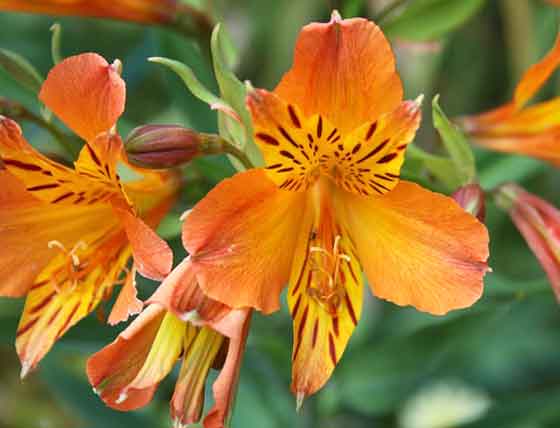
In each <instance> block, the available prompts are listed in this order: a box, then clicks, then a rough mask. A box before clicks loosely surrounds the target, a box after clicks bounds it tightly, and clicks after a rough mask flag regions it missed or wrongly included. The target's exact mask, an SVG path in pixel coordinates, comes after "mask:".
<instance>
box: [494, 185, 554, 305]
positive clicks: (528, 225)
mask: <svg viewBox="0 0 560 428" xmlns="http://www.w3.org/2000/svg"><path fill="white" fill-rule="evenodd" d="M496 203H497V204H498V206H500V207H501V208H503V209H505V210H506V211H508V213H509V214H510V216H511V219H512V220H513V223H514V224H515V226H516V227H517V229H519V232H521V235H523V237H524V238H525V241H527V244H528V245H529V247H530V248H531V250H532V251H533V253H534V254H535V256H536V257H537V259H538V260H539V262H540V264H541V266H542V267H543V269H544V271H545V272H546V274H547V276H548V279H549V280H550V283H551V285H552V289H553V291H554V293H555V294H556V299H557V300H558V301H559V302H560V210H558V209H557V208H556V207H554V206H553V205H551V204H549V203H548V202H546V201H545V200H543V199H541V198H539V197H537V196H535V195H533V194H531V193H528V192H526V191H525V190H523V189H522V188H521V187H519V186H517V185H516V184H513V183H507V184H504V185H502V186H500V187H499V188H498V190H497V192H496Z"/></svg>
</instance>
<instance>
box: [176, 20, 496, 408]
mask: <svg viewBox="0 0 560 428" xmlns="http://www.w3.org/2000/svg"><path fill="white" fill-rule="evenodd" d="M247 102H248V106H249V109H250V111H251V114H252V118H253V126H254V138H255V141H256V142H257V144H258V145H259V147H260V148H261V150H262V153H263V155H264V158H265V161H266V167H265V168H262V169H254V170H250V171H247V172H243V173H240V174H237V175H236V176H234V177H233V178H231V179H228V180H225V181H223V182H222V183H220V184H219V185H218V186H217V187H216V188H214V190H212V191H211V192H210V193H209V194H208V195H207V196H206V197H205V198H204V199H203V200H202V201H201V202H200V203H199V204H197V205H196V206H195V207H194V209H193V210H192V211H191V212H190V214H189V215H188V216H187V218H186V220H185V223H184V227H183V242H184V245H185V247H186V248H187V250H188V251H189V253H190V254H191V262H192V267H193V269H194V271H195V273H196V276H197V279H198V282H199V284H200V287H201V289H202V290H203V291H204V292H205V293H206V294H207V295H208V296H209V297H210V298H212V299H215V300H217V301H220V302H222V303H224V304H226V305H228V306H230V307H232V308H245V307H252V308H256V309H258V310H261V311H262V312H264V313H270V312H273V311H275V310H277V309H278V308H279V297H280V293H281V292H282V290H283V289H284V287H285V286H286V284H288V293H287V296H288V304H289V308H290V312H291V315H292V318H293V320H294V347H293V353H292V358H293V371H292V390H293V391H294V393H295V394H296V395H297V398H298V403H299V404H301V401H302V400H303V398H304V397H305V396H306V395H309V394H312V393H314V392H316V391H317V390H318V389H320V388H321V387H322V386H323V385H324V384H325V382H326V381H327V380H328V379H329V377H330V376H331V373H332V371H333V370H334V367H335V366H336V364H337V363H338V361H339V360H340V358H341V357H342V354H343V353H344V350H345V348H346V345H347V343H348V340H349V339H350V336H351V335H352V332H353V330H354V328H355V327H356V325H357V323H358V320H359V318H360V314H361V311H362V300H363V281H362V270H363V271H364V272H365V274H366V276H367V278H368V280H369V283H370V286H371V289H372V292H373V293H374V294H375V295H376V296H378V297H380V298H383V299H387V300H389V301H392V302H394V303H396V304H398V305H413V306H415V307H416V308H418V309H419V310H422V311H426V312H430V313H433V314H445V313H446V312H448V311H450V310H452V309H458V308H465V307H468V306H470V305H472V304H473V303H474V302H475V301H476V300H477V299H478V298H479V297H480V296H481V293H482V288H483V276H484V274H485V273H486V272H487V270H488V266H487V264H486V260H487V257H488V234H487V231H486V228H485V227H484V226H483V225H482V224H481V223H480V222H479V221H478V220H477V219H476V218H474V217H473V216H471V215H470V214H468V213H466V212H465V211H464V210H462V209H461V208H460V207H459V206H458V205H457V204H456V203H455V202H454V201H453V200H452V199H451V198H448V197H446V196H443V195H439V194H436V193H433V192H430V191H428V190H425V189H423V188H422V187H420V186H418V185H416V184H413V183H410V182H406V181H403V180H400V179H399V175H400V168H401V165H402V163H403V161H404V154H405V151H406V148H407V145H408V144H409V143H410V142H411V140H412V139H413V138H414V135H415V132H416V129H417V128H418V125H419V122H420V105H419V102H418V101H402V85H401V81H400V78H399V76H398V74H397V72H396V70H395V61H394V56H393V53H392V51H391V48H390V46H389V43H388V42H387V40H386V39H385V37H384V36H383V34H382V32H381V31H380V30H379V28H378V27H377V26H375V25H374V24H373V23H372V22H368V21H367V20H365V19H360V18H357V19H348V20H342V19H341V18H340V17H339V16H338V14H337V13H334V14H333V17H332V20H331V21H330V22H329V23H326V24H322V23H321V24H319V23H314V24H310V25H308V26H306V27H304V29H303V30H302V32H301V34H300V36H299V39H298V41H297V45H296V48H295V58H294V64H293V66H292V68H291V70H290V71H289V72H288V73H287V74H286V75H285V76H284V78H283V79H282V81H281V82H280V84H279V85H278V86H277V87H276V89H275V90H274V91H273V92H268V91H266V90H263V89H258V90H254V91H253V92H251V93H250V95H249V97H248V101H247Z"/></svg>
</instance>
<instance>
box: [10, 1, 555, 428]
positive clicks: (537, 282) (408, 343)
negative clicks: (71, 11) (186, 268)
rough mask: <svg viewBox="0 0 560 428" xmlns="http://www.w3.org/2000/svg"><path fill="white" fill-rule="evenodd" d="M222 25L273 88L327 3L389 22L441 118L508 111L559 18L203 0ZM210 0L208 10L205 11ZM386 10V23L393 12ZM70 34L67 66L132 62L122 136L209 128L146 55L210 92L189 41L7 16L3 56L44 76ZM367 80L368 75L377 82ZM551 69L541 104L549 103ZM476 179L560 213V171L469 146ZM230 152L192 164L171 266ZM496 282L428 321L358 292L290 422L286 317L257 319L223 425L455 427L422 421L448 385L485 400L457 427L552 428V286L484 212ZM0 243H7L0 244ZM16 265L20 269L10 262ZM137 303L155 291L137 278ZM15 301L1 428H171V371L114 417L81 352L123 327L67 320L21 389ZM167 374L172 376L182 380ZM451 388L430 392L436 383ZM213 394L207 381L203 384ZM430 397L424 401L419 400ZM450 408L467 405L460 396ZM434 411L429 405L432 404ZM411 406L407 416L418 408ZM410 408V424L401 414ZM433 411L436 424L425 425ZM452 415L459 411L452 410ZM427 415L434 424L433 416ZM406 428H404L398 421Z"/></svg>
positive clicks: (202, 63) (142, 30)
mask: <svg viewBox="0 0 560 428" xmlns="http://www.w3.org/2000/svg"><path fill="white" fill-rule="evenodd" d="M196 3H199V4H202V5H203V6H204V7H205V8H207V10H208V11H209V13H210V14H211V15H212V16H213V17H214V19H215V20H216V21H222V22H224V23H225V27H226V29H227V31H228V32H229V35H230V37H231V39H232V40H233V41H234V43H235V45H236V46H237V49H238V61H237V62H238V63H237V65H236V72H237V74H238V76H239V77H240V78H241V79H242V80H244V79H249V80H250V81H251V82H252V83H253V85H254V86H259V87H265V88H272V87H274V85H275V83H276V82H277V81H278V80H279V78H280V77H281V75H282V73H283V72H284V71H286V70H287V69H288V68H289V66H290V64H291V55H292V49H293V44H294V41H295V39H296V37H297V34H298V31H299V29H300V27H302V26H303V25H305V24H306V23H308V22H310V21H314V20H320V21H325V20H328V19H329V16H330V12H331V10H332V9H333V8H337V9H339V10H340V11H341V13H342V15H343V16H344V17H350V16H365V17H369V18H375V17H381V18H382V21H381V26H382V27H383V28H384V29H385V30H386V31H387V32H388V35H389V36H390V39H391V42H392V43H393V47H394V49H395V51H396V54H397V59H398V67H399V70H400V72H401V75H402V78H403V81H404V84H405V87H406V96H407V97H408V98H415V97H416V96H417V95H418V94H420V93H423V94H425V95H426V99H427V100H430V99H431V97H432V96H433V95H435V94H437V93H439V94H440V95H441V99H440V104H441V106H442V108H443V109H444V110H445V111H446V113H447V114H448V115H449V116H451V117H453V116H457V115H463V114H469V113H476V112H480V111H483V110H487V109H489V108H491V107H494V106H497V105H499V104H501V103H503V102H505V101H507V100H508V99H509V98H510V96H511V93H512V90H513V88H514V86H515V83H516V82H517V80H518V78H519V77H520V75H521V73H522V72H523V70H524V69H526V67H527V66H528V65H530V64H531V63H533V62H535V61H536V60H538V59H539V58H541V57H542V55H543V54H544V53H545V52H546V51H547V50H548V49H549V48H550V47H551V46H552V43H553V40H554V38H555V35H556V32H557V28H558V17H559V12H558V10H560V9H558V10H557V9H555V8H554V7H552V6H550V5H549V4H547V3H545V2H544V1H541V0H486V1H484V0H474V1H473V0H410V1H408V2H407V1H399V0H396V1H395V0H386V1H385V0H383V1H382V0H377V1H376V0H371V1H365V0H339V1H334V0H332V1H327V0H306V1H295V0H293V1H289V0H282V1H280V0H279V1H262V0H237V1H227V0H216V1H212V2H204V1H198V2H196ZM206 3H211V4H206ZM393 3H396V4H398V5H400V6H401V9H398V8H396V9H394V10H393V12H392V14H389V15H387V14H386V13H384V12H383V11H385V12H387V11H390V9H387V7H389V8H391V5H392V4H393ZM55 21H57V22H59V23H61V25H62V27H63V35H62V52H63V54H64V55H65V56H69V55H72V54H76V53H80V52H86V51H95V52H98V53H100V54H101V55H103V56H104V57H105V58H107V59H108V60H113V59H115V58H119V59H121V60H122V61H123V63H124V73H123V77H124V79H125V80H126V83H127V90H128V94H127V109H126V113H125V115H124V117H123V118H122V119H121V121H120V122H119V131H120V132H121V135H126V133H127V132H128V131H129V130H130V129H131V128H133V127H135V126H138V125H141V124H145V123H178V124H182V125H185V126H191V127H193V128H195V129H197V130H200V131H215V130H216V116H215V113H214V112H212V111H210V110H209V109H208V107H207V106H206V105H205V104H203V103H202V102H200V101H198V100H196V99H195V98H194V97H193V96H192V95H191V94H189V92H188V91H187V90H186V89H185V88H184V86H183V85H182V83H181V82H180V80H179V79H178V78H177V76H175V75H173V74H172V73H171V72H169V71H168V70H165V69H164V68H163V67H161V66H158V65H156V64H151V63H148V62H147V61H146V58H147V57H150V56H165V57H169V58H173V59H177V60H180V61H183V62H185V63H186V64H188V65H189V66H191V67H192V68H193V69H194V70H195V72H196V74H197V76H198V78H199V79H200V80H201V81H203V82H204V83H205V84H206V85H208V86H210V87H213V88H215V87H216V84H215V82H214V81H213V75H212V73H211V72H210V67H209V65H208V60H207V56H205V55H201V54H200V51H199V49H198V47H197V45H196V42H195V41H194V40H188V39H186V38H185V37H183V36H181V35H179V34H176V33H174V32H172V31H169V30H166V29H163V28H155V27H146V26H140V25H135V24H129V23H123V22H115V21H109V20H97V19H80V18H54V17H46V16H32V15H23V14H14V13H0V48H6V49H10V50H12V51H15V52H17V53H19V54H21V55H23V56H25V57H26V58H27V59H29V60H30V62H31V63H32V64H34V65H35V66H36V67H37V68H38V69H39V70H40V71H41V73H43V74H46V73H47V71H48V70H49V69H50V68H51V66H52V60H51V55H50V32H49V27H50V26H51V25H52V24H53V22H55ZM372 78H374V76H372ZM559 88H560V80H558V77H557V76H555V78H554V79H552V82H551V83H550V84H548V85H547V87H546V88H545V90H544V91H543V96H547V95H548V96H550V95H552V94H554V93H558V89H559ZM0 96H4V97H7V98H10V99H13V100H17V101H19V102H21V103H23V104H24V105H26V106H27V107H28V108H30V109H32V110H34V111H37V112H38V110H39V105H38V102H37V101H36V99H35V98H34V96H33V94H31V93H30V92H27V91H26V90H25V89H22V88H21V87H20V86H19V85H18V84H17V83H16V82H15V81H14V80H12V79H11V78H10V77H9V76H8V75H7V74H6V73H4V72H3V71H0ZM430 115H431V113H430V102H426V103H425V115H424V120H423V127H422V130H421V132H420V133H419V136H418V138H417V140H416V142H417V144H418V145H419V146H421V147H423V148H425V149H427V150H430V151H434V152H437V151H438V150H439V149H440V143H439V141H438V137H437V134H436V133H435V131H434V130H433V127H432V126H431V117H430ZM24 125H25V126H24V128H25V133H26V136H27V138H28V139H29V141H31V142H32V143H33V144H34V145H36V146H37V147H39V148H40V149H42V150H44V151H46V152H48V153H50V154H56V151H57V150H58V148H57V146H56V145H54V144H53V143H52V141H51V140H50V138H49V136H48V135H46V134H45V133H44V132H43V131H41V130H40V129H38V128H36V127H33V126H29V125H26V124H24ZM475 153H476V157H477V165H478V169H479V176H480V180H481V184H482V185H483V187H485V188H486V189H491V188H492V187H493V186H495V185H497V184H498V183H500V182H503V181H508V180H514V181H517V182H518V183H520V184H522V185H523V186H525V187H526V188H528V189H529V190H530V191H532V192H534V193H537V194H538V195H541V196H542V197H544V198H546V199H548V200H550V201H552V202H553V203H555V204H556V205H560V171H558V170H554V169H553V168H551V167H549V166H547V165H545V164H543V163H541V162H538V161H535V160H531V159H527V158H523V157H518V156H508V155H501V154H495V153H489V152H485V151H483V150H478V149H476V151H475ZM233 171H234V170H233V168H232V167H231V166H230V165H229V164H228V162H227V160H226V159H224V158H220V157H217V158H208V159H204V160H199V161H197V162H195V163H193V164H192V165H190V166H189V167H188V168H187V169H186V171H185V174H186V177H187V178H188V184H187V185H186V187H185V189H184V190H183V195H182V198H181V201H180V203H179V204H178V206H177V207H176V208H175V210H174V212H173V213H172V214H171V215H170V216H169V218H168V219H166V221H165V222H164V224H163V226H162V228H161V233H162V234H163V235H164V236H165V237H166V238H168V239H170V240H171V242H172V244H173V248H174V251H175V255H176V258H177V260H180V259H181V258H182V257H184V255H185V252H184V250H183V248H182V246H181V245H180V242H179V240H178V237H177V234H178V230H179V226H178V225H179V223H178V216H179V214H180V213H181V212H183V211H184V210H185V209H187V208H189V207H190V206H192V205H193V204H194V203H196V201H197V200H198V199H200V198H201V197H202V196H203V195H204V194H205V193H206V192H207V191H208V190H209V189H210V188H211V187H212V186H213V185H214V184H215V183H217V182H218V181H219V180H220V179H222V178H223V177H226V176H228V175H231V174H232V173H233ZM487 225H488V227H489V229H490V232H491V239H492V243H491V250H492V253H491V254H492V256H491V261H490V265H491V266H492V268H493V270H494V272H493V273H492V274H489V275H488V276H487V281H486V290H485V295H484V297H483V298H482V300H481V301H480V302H479V303H478V304H476V305H475V306H474V307H472V308H471V309H468V310H463V311H456V312H453V313H451V314H449V315H447V316H444V317H433V316H429V315H425V314H421V313H419V312H417V311H415V310H413V309H410V308H399V307H396V306H394V305H392V304H389V303H386V302H383V301H379V300H376V299H374V298H372V297H371V296H370V295H369V292H366V293H365V294H366V296H367V297H366V304H365V307H364V311H363V317H362V320H361V322H360V323H359V326H358V329H357V331H356V332H355V334H354V336H353V337H352V339H351V341H350V345H349V347H348V349H347V351H346V353H345V355H344V357H343V359H342V361H341V363H340V364H339V367H338V368H337V370H336V371H335V374H334V376H333V378H332V379H331V381H330V382H329V384H328V385H327V386H326V387H325V388H324V389H323V390H322V391H320V392H319V393H318V394H317V395H316V396H314V397H311V398H308V399H307V400H306V402H305V404H304V407H303V410H302V411H301V413H300V414H299V415H296V413H295V401H294V398H293V397H292V395H291V393H290V391H289V383H290V355H291V336H292V333H291V320H290V317H289V315H288V311H287V309H286V307H284V308H283V309H282V311H281V312H280V313H277V314H275V315H273V316H271V317H267V318H265V317H262V316H257V317H256V319H255V320H254V322H253V328H252V331H251V335H250V338H249V342H248V349H247V353H246V359H245V363H244V366H243V370H242V375H241V384H240V387H239V394H238V397H237V402H236V410H235V415H234V421H233V426H234V427H243V428H253V427H255V428H257V427H258V428H262V427H278V428H280V427H309V428H311V427H321V428H330V427H333V428H334V427H341V426H344V427H348V428H350V427H352V428H354V427H355V428H360V427H364V428H365V427H376V428H378V427H379V428H382V427H383V428H385V427H399V426H403V427H405V428H411V427H416V428H424V427H426V428H443V427H449V428H451V427H456V426H459V425H460V424H459V423H452V424H443V425H438V424H437V423H436V422H433V423H432V424H431V425H430V424H426V425H422V424H421V421H422V420H423V419H422V417H426V415H427V417H428V420H433V421H436V420H437V418H438V417H440V416H441V414H442V413H445V412H446V411H449V412H451V413H454V412H455V411H454V410H453V409H454V407H453V406H454V405H455V406H458V407H459V409H463V410H464V409H468V408H469V406H471V407H472V406H474V405H475V404H476V400H475V398H473V397H470V398H469V397H467V398H464V400H463V401H461V394H460V393H459V392H457V391H458V390H459V391H460V390H461V389H462V388H466V387H467V386H468V387H469V388H471V389H472V390H473V391H474V392H473V394H475V396H477V397H478V398H477V399H478V400H479V401H480V400H482V401H483V402H484V403H485V404H484V405H483V406H482V407H487V405H489V407H488V410H487V411H486V412H482V413H483V415H482V416H481V417H480V418H479V419H478V420H476V421H472V422H470V423H466V424H462V425H460V426H464V427H471V428H474V427H480V428H482V427H487V428H499V427H507V428H537V427H539V428H540V427H548V428H556V427H559V426H560V404H559V403H560V310H559V307H558V304H557V302H556V301H555V299H554V297H553V294H552V292H551V290H550V288H549V284H548V281H547V279H546V277H545V276H544V274H543V272H542V271H541V269H540V267H539V265H538V264H537V262H536V261H535V259H534V257H533V255H532V253H531V252H530V251H529V249H528V248H527V246H526V244H525V243H524V241H523V240H522V238H521V237H520V236H519V235H518V233H517V231H516V230H515V228H514V227H513V226H512V225H511V222H510V220H509V218H508V217H507V216H506V215H505V214H504V213H502V212H500V211H498V210H497V209H496V208H495V207H494V206H493V205H492V203H490V206H489V207H488V215H487ZM0 245H1V243H0ZM14 268H15V269H17V267H14ZM141 286H142V290H141V292H142V295H143V296H144V297H146V296H148V295H149V294H150V293H151V292H152V291H153V290H154V287H155V286H156V284H154V283H148V282H147V281H143V282H142V283H141ZM21 304H22V302H19V301H14V300H7V299H2V300H0V361H1V365H0V427H2V428H67V427H68V428H73V427H90V428H129V427H130V428H132V427H135V428H136V427H167V426H169V425H170V422H169V417H168V400H169V398H170V397H171V394H172V389H173V385H174V379H173V378H171V379H167V380H166V381H165V382H164V383H163V384H162V386H161V387H160V388H159V391H158V393H157V395H156V398H155V400H154V401H153V403H152V404H151V405H150V406H148V407H147V408H145V409H142V410H140V411H137V412H133V413H128V414H123V413H118V412H116V411H113V410H110V409H108V408H106V407H105V406H104V405H103V403H102V402H101V401H100V400H99V399H98V398H97V397H96V396H95V395H94V393H93V392H92V390H91V388H90V387H89V385H88V383H87V381H86V378H85V374H84V361H85V358H86V357H87V356H88V355H89V354H91V353H92V352H94V351H97V350H98V349H100V348H101V347H102V346H104V345H105V344H107V343H108V342H110V341H111V340H113V338H114V337H115V336H116V335H117V333H118V331H120V330H121V329H122V327H121V328H117V329H112V328H109V327H108V326H106V325H104V324H102V323H100V322H99V321H98V320H97V319H96V317H95V316H94V315H92V316H90V317H89V318H88V319H87V320H85V321H83V322H82V323H80V324H79V325H78V326H77V327H75V328H73V329H72V330H71V331H70V333H69V334H67V335H66V336H65V337H64V338H63V339H62V340H61V341H60V342H59V343H58V344H57V345H56V346H55V348H54V350H53V351H52V352H51V353H50V354H49V355H48V356H47V357H46V358H45V360H44V361H43V362H42V363H41V365H40V370H39V371H38V372H37V373H35V374H33V375H31V376H30V377H29V378H28V379H26V380H25V381H24V382H23V383H20V381H19V362H18V361H17V356H16V354H15V350H14V346H13V343H14V340H15V331H16V326H17V322H18V318H19V313H20V310H21V306H22V305H21ZM175 376H176V373H175ZM441 383H443V384H445V385H447V386H448V387H449V388H448V390H447V392H445V393H443V394H439V396H435V395H431V394H430V390H431V391H432V392H433V387H432V386H433V385H434V384H441ZM207 393H208V395H209V397H208V398H209V399H208V400H207V402H208V403H209V402H210V401H211V400H210V394H209V393H210V389H209V388H208V391H207ZM419 395H420V396H423V397H424V398H425V400H424V402H423V403H424V405H423V406H421V409H420V410H418V409H417V408H415V407H413V405H412V404H411V403H412V402H413V401H411V400H414V397H418V396H419ZM453 400H459V403H458V404H453V402H454V401H453ZM426 403H427V404H426ZM414 409H416V410H414ZM414 411H417V412H421V413H422V412H423V413H422V414H420V413H418V415H417V416H415V417H413V418H412V419H413V421H415V422H413V425H406V423H405V422H403V421H404V418H405V417H404V416H403V415H405V414H407V412H409V413H410V412H412V414H413V415H414ZM430 412H432V413H433V417H432V418H431V419H430ZM455 413H456V414H459V413H460V412H459V411H457V412H455ZM434 418H435V419H434ZM403 424H404V425H403Z"/></svg>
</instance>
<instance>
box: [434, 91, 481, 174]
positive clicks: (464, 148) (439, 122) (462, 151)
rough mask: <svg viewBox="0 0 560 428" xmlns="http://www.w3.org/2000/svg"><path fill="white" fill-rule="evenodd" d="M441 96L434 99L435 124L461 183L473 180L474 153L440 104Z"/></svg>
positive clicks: (474, 169)
mask: <svg viewBox="0 0 560 428" xmlns="http://www.w3.org/2000/svg"><path fill="white" fill-rule="evenodd" d="M438 100H439V96H438V95H436V96H435V97H434V99H433V101H432V116H433V121H434V126H435V127H436V129H437V130H438V132H439V135H440V136H441V140H442V142H443V144H444V146H445V148H446V149H447V152H448V153H449V155H450V157H451V161H452V162H453V164H454V166H455V176H456V177H457V178H458V181H459V182H460V184H461V185H463V184H467V183H470V182H472V181H473V180H474V179H475V177H476V164H475V160H474V154H473V152H472V149H471V146H470V145H469V142H468V141H467V138H466V137H465V136H464V135H463V133H462V132H461V131H459V129H458V128H457V127H456V126H455V125H453V124H452V123H451V122H450V121H449V119H448V118H447V116H446V115H445V113H444V112H443V110H442V109H441V107H440V106H439V104H438Z"/></svg>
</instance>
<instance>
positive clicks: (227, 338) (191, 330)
mask: <svg viewBox="0 0 560 428" xmlns="http://www.w3.org/2000/svg"><path fill="white" fill-rule="evenodd" d="M149 303H150V305H149V306H148V307H147V308H146V309H145V310H144V311H143V312H142V313H141V314H140V315H139V316H138V318H136V319H135V320H134V321H133V322H132V324H131V325H130V326H129V327H128V328H127V329H126V330H125V331H123V332H122V333H121V334H120V335H119V337H118V338H117V339H116V340H115V341H114V342H113V343H112V344H110V345H108V346H106V347H105V348H103V349H102V350H101V351H99V352H98V353H96V354H95V355H93V356H92V357H91V358H90V359H89V360H88V363H87V372H88V377H89V380H90V382H91V384H92V386H93V387H94V390H95V391H96V392H97V394H99V396H100V397H101V398H102V400H103V401H104V402H105V403H106V404H107V405H108V406H110V407H112V408H114V409H117V410H122V411H127V410H133V409H137V408H139V407H142V406H145V405H146V404H148V403H149V402H150V401H151V399H152V397H153V395H154V393H155V391H156V389H157V387H158V384H159V383H160V382H161V381H162V380H163V378H164V377H165V376H167V375H168V374H169V372H171V370H172V369H173V367H174V366H175V364H176V363H177V360H179V359H180V360H181V370H180V372H179V378H178V379H177V383H176V386H175V392H174V394H173V398H172V399H171V417H172V419H173V422H174V427H176V428H178V427H183V426H186V425H188V424H192V423H196V422H198V421H199V420H200V417H201V414H202V410H203V407H204V389H205V383H206V378H207V376H208V373H209V370H210V368H211V367H214V368H218V369H220V368H221V372H220V375H219V376H218V378H217V379H216V381H215V382H214V385H213V388H212V389H213V393H214V401H215V402H214V406H213V408H212V409H211V410H210V411H209V413H208V415H207V416H206V417H205V418H204V426H205V427H206V428H223V427H224V426H226V423H227V421H228V419H229V417H230V416H231V409H232V405H233V398H234V393H235V388H236V386H237V380H238V376H239V369H240V366H241V358H242V355H243V351H244V349H245V340H246V338H247V333H248V328H249V322H250V311H249V310H232V309H230V308H228V307H227V306H225V305H223V304H221V303H218V302H216V301H214V300H212V299H209V298H207V297H206V296H205V295H204V294H203V293H202V291H201V290H200V288H199V286H198V284H197V281H196V278H195V276H194V272H193V271H192V266H191V263H190V261H189V260H188V259H187V260H185V261H183V262H182V263H181V264H180V265H179V266H177V267H176V268H175V269H174V270H173V272H172V273H171V274H170V275H169V277H168V278H167V279H166V280H165V281H164V282H163V283H162V285H161V286H160V287H159V289H158V290H157V291H156V293H155V294H154V295H153V296H152V298H151V299H150V300H149Z"/></svg>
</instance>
